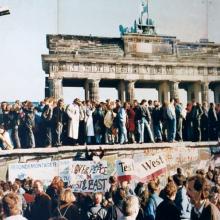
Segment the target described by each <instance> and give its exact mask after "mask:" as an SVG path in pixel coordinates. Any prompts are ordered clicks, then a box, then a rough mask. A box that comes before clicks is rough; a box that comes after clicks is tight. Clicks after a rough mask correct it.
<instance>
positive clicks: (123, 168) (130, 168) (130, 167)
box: [115, 158, 134, 177]
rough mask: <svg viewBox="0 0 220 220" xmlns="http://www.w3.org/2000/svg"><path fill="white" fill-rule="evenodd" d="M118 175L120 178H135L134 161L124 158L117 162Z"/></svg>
mask: <svg viewBox="0 0 220 220" xmlns="http://www.w3.org/2000/svg"><path fill="white" fill-rule="evenodd" d="M115 165H116V172H117V175H118V176H119V177H120V176H133V175H134V160H133V159H128V158H124V159H121V160H116V161H115Z"/></svg>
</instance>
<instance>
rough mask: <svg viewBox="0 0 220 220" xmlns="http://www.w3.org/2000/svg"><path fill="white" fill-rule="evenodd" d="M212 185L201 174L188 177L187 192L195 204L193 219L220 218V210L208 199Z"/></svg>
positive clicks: (192, 213) (210, 219)
mask: <svg viewBox="0 0 220 220" xmlns="http://www.w3.org/2000/svg"><path fill="white" fill-rule="evenodd" d="M209 192H210V185H209V183H208V180H207V179H206V178H205V177H204V176H201V175H197V176H192V177H190V178H189V179H188V188H187V194H188V196H189V197H190V200H191V203H192V204H193V205H194V207H193V208H192V212H191V220H219V219H220V212H219V210H218V209H217V207H216V206H215V205H214V204H212V203H210V201H209V200H208V197H209Z"/></svg>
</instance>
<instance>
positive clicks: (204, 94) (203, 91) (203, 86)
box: [201, 82, 209, 103]
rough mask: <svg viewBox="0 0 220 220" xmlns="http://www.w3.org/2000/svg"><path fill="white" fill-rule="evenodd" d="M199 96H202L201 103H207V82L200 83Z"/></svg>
mask: <svg viewBox="0 0 220 220" xmlns="http://www.w3.org/2000/svg"><path fill="white" fill-rule="evenodd" d="M201 95H202V102H207V103H209V83H208V82H202V83H201Z"/></svg>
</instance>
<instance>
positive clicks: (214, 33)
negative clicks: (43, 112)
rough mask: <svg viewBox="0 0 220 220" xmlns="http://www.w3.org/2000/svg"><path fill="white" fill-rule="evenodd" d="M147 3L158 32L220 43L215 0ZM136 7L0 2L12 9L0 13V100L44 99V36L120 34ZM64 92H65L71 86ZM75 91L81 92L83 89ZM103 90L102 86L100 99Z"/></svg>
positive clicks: (73, 0)
mask: <svg viewBox="0 0 220 220" xmlns="http://www.w3.org/2000/svg"><path fill="white" fill-rule="evenodd" d="M149 2H150V7H149V11H150V16H151V18H153V19H154V21H155V25H156V27H157V32H158V33H159V34H163V35H173V36H177V38H179V39H180V40H183V41H198V40H199V39H200V38H206V37H207V36H208V37H209V40H210V41H215V42H217V43H220V31H219V27H220V15H219V11H220V1H219V0H209V3H208V10H207V2H206V0H149ZM139 5H140V0H0V6H8V7H9V8H10V11H11V14H10V15H7V16H1V17H0V74H1V75H0V79H1V80H0V100H1V101H2V100H7V101H13V100H15V99H20V100H25V99H29V100H32V101H39V100H41V99H43V98H44V80H45V79H44V76H45V75H44V72H43V70H42V61H41V54H47V53H48V51H47V48H46V34H57V33H59V34H75V35H90V34H91V35H93V36H94V35H95V36H107V37H108V36H116V37H119V30H118V26H119V25H120V24H123V25H125V26H131V25H132V24H133V22H134V20H135V19H137V18H138V16H139ZM207 17H208V20H207ZM64 92H65V95H68V96H70V94H69V93H70V92H72V90H68V89H65V91H64ZM79 93H80V94H79V96H82V94H83V91H82V90H79ZM139 93H140V95H141V91H137V94H139ZM108 94H110V93H109V92H107V90H103V89H102V90H101V97H102V98H103V99H104V98H105V96H106V97H107V96H108ZM114 95H116V91H114ZM154 95H155V94H154ZM146 98H148V97H146ZM153 98H154V97H153Z"/></svg>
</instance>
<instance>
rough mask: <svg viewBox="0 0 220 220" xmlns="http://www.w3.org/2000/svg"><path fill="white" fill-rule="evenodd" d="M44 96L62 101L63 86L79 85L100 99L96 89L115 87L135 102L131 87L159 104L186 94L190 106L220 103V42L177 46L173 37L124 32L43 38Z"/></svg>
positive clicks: (87, 95)
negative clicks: (148, 91) (146, 91)
mask: <svg viewBox="0 0 220 220" xmlns="http://www.w3.org/2000/svg"><path fill="white" fill-rule="evenodd" d="M47 47H48V49H49V54H48V55H42V64H43V70H44V71H45V73H46V77H45V78H46V87H45V96H46V97H48V96H53V97H55V98H57V99H58V98H61V97H63V87H64V86H77V87H83V88H84V91H85V99H91V100H94V101H99V88H100V87H115V88H116V89H117V90H118V98H119V99H120V100H121V101H122V102H124V101H132V100H133V99H135V88H155V89H157V91H158V98H159V100H160V101H161V102H163V101H166V100H167V101H168V100H169V99H170V98H178V97H179V88H184V89H185V90H186V91H187V100H188V102H190V101H192V100H193V99H194V100H196V101H197V102H200V103H202V102H204V101H207V102H209V95H208V93H209V89H211V90H213V92H214V99H215V102H216V103H220V44H215V43H212V42H208V41H201V42H199V43H189V42H181V41H179V40H178V39H177V38H176V37H170V36H159V35H147V34H143V33H125V34H124V35H122V37H120V38H105V37H92V36H74V35H47Z"/></svg>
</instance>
